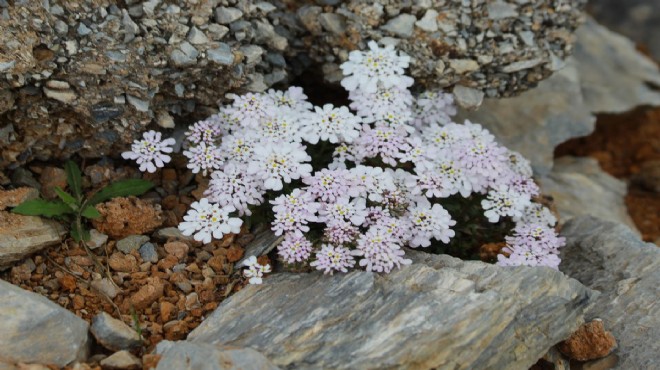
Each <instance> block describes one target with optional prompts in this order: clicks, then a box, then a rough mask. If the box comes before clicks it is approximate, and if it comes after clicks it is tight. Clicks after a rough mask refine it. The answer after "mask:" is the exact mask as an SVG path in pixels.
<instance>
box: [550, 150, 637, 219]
mask: <svg viewBox="0 0 660 370" xmlns="http://www.w3.org/2000/svg"><path fill="white" fill-rule="evenodd" d="M539 183H540V185H541V189H542V190H543V193H544V194H547V195H550V196H552V197H553V199H554V204H555V205H556V206H557V211H559V215H560V218H561V221H562V222H565V221H568V220H570V219H571V218H573V217H576V216H582V215H592V216H595V217H598V218H601V219H603V220H608V221H614V222H620V223H623V224H626V225H628V227H630V228H632V229H633V230H635V232H637V229H636V228H635V223H634V222H633V220H632V219H631V218H630V215H629V214H628V208H627V207H626V203H625V200H624V197H625V196H626V193H627V192H628V188H627V185H626V183H625V182H623V181H621V180H619V179H617V178H615V177H612V176H610V175H609V174H608V173H606V172H605V171H603V170H602V169H601V168H600V166H599V165H598V161H597V160H595V159H593V158H590V157H571V156H565V157H561V158H558V159H556V160H555V167H554V168H553V169H552V172H551V173H550V174H548V176H546V177H543V178H540V179H539Z"/></svg>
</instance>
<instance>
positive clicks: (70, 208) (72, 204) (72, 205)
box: [12, 161, 154, 242]
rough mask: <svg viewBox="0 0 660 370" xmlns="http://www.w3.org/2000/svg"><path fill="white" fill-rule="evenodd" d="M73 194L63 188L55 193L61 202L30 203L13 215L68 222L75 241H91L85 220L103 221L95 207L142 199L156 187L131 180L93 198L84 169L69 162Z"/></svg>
mask: <svg viewBox="0 0 660 370" xmlns="http://www.w3.org/2000/svg"><path fill="white" fill-rule="evenodd" d="M64 171H65V172H66V181H67V185H68V188H69V192H66V191H64V190H63V189H62V188H60V187H59V186H57V187H55V188H54V190H55V193H56V194H57V197H58V198H59V199H57V200H46V199H41V198H38V199H32V200H27V201H25V202H23V203H21V204H19V205H18V206H17V207H15V208H14V209H12V212H14V213H18V214H22V215H27V216H43V217H49V218H55V219H58V220H61V221H64V222H66V223H68V224H69V225H70V232H71V237H72V238H73V239H74V240H75V241H78V242H81V241H82V242H86V241H89V239H90V233H89V228H88V227H87V223H86V221H85V220H89V219H95V218H98V217H101V214H100V213H99V212H98V211H97V210H96V208H95V206H96V205H97V204H99V203H102V202H105V201H107V200H110V199H112V198H115V197H127V196H138V195H142V194H144V193H145V192H146V191H148V190H149V189H151V188H152V187H153V186H154V184H153V183H152V182H150V181H147V180H142V179H127V180H120V181H116V182H113V183H111V184H109V185H107V186H106V187H104V188H102V189H101V190H99V191H98V192H96V193H94V194H92V195H91V196H89V197H85V195H84V194H83V190H82V174H81V172H80V168H78V166H77V165H76V164H75V163H74V162H73V161H67V162H66V164H65V166H64Z"/></svg>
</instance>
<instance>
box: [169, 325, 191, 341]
mask: <svg viewBox="0 0 660 370" xmlns="http://www.w3.org/2000/svg"><path fill="white" fill-rule="evenodd" d="M163 331H165V339H167V340H180V339H183V338H184V337H185V336H186V333H187V332H188V325H186V323H185V322H183V321H170V322H168V323H167V324H165V325H163Z"/></svg>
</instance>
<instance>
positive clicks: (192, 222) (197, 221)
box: [179, 198, 243, 244]
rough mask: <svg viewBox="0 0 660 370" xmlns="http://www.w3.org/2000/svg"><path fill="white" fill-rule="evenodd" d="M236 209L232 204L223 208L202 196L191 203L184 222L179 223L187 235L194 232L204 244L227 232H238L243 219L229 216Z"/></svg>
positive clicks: (220, 237)
mask: <svg viewBox="0 0 660 370" xmlns="http://www.w3.org/2000/svg"><path fill="white" fill-rule="evenodd" d="M235 210H236V209H235V208H234V207H233V206H231V205H228V206H224V207H222V208H221V207H220V206H219V205H217V204H211V203H209V201H208V199H206V198H202V199H201V200H200V201H199V202H193V204H191V205H190V209H189V210H188V213H187V214H186V215H185V216H183V220H184V222H182V223H180V224H179V230H181V233H182V234H183V235H186V236H190V235H193V234H194V236H193V238H194V239H195V240H197V241H200V242H202V243H204V244H206V243H210V242H211V240H212V239H222V237H223V236H224V235H226V234H230V233H233V234H238V233H239V232H240V231H241V225H242V224H243V220H241V219H240V218H235V217H230V216H229V214H230V213H231V212H234V211H235Z"/></svg>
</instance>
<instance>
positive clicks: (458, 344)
mask: <svg viewBox="0 0 660 370" xmlns="http://www.w3.org/2000/svg"><path fill="white" fill-rule="evenodd" d="M406 254H407V255H411V257H412V258H413V264H412V265H410V266H406V267H403V268H401V269H400V270H395V271H393V272H392V273H390V274H376V273H370V272H364V271H354V272H350V273H348V274H338V275H334V276H325V275H322V274H320V273H311V274H276V275H273V276H270V277H268V278H267V279H265V280H264V284H263V285H258V286H255V285H252V286H248V287H245V288H244V289H242V290H241V291H240V292H239V293H237V294H235V295H233V296H231V297H230V298H229V299H227V300H225V301H224V302H223V303H222V304H221V305H220V307H218V309H217V310H216V311H215V312H214V313H213V314H212V315H211V316H210V317H209V318H208V319H206V320H205V321H204V322H203V323H202V324H201V325H200V326H199V327H198V328H197V329H195V330H194V331H193V332H192V333H191V334H190V335H189V337H188V340H189V341H192V342H194V343H204V344H223V345H224V344H226V345H236V346H240V347H250V348H253V349H255V350H257V351H259V352H261V353H263V354H264V355H266V357H268V358H269V359H270V360H271V361H272V362H273V363H274V364H275V365H277V366H280V367H283V368H297V369H320V368H333V369H383V368H407V369H430V368H438V369H476V368H481V369H486V368H491V369H503V368H516V369H527V368H529V367H530V366H531V365H532V364H534V363H535V362H536V361H537V360H538V359H539V358H540V357H541V356H543V354H544V353H546V352H547V351H548V349H549V348H550V347H552V345H554V344H555V343H557V342H559V341H561V340H563V339H565V338H567V337H568V336H569V335H570V333H571V332H572V331H574V330H575V329H577V327H578V326H579V325H580V324H581V323H582V321H583V320H582V315H583V311H584V310H585V309H586V308H587V307H588V306H589V305H590V303H591V302H592V301H593V299H594V296H593V294H594V293H593V292H592V291H591V290H589V289H586V288H585V287H584V286H582V285H581V284H579V283H578V282H577V281H575V280H573V279H568V278H566V277H565V276H564V275H563V274H561V273H559V272H558V271H555V270H552V269H549V268H529V267H520V268H502V267H498V266H494V265H488V264H485V263H482V262H466V261H461V260H458V259H455V258H452V257H449V256H445V255H431V254H426V253H422V252H415V251H408V252H407V253H406Z"/></svg>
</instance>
